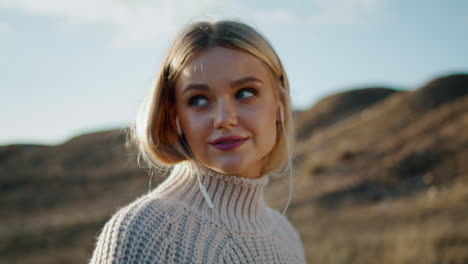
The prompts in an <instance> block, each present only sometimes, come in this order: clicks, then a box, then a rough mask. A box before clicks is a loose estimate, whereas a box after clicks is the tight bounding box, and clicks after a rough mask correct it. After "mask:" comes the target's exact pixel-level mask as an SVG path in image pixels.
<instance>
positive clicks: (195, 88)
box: [182, 76, 263, 94]
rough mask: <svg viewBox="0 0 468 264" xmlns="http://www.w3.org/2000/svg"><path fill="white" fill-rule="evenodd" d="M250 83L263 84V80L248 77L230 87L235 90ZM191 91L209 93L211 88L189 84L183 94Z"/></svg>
mask: <svg viewBox="0 0 468 264" xmlns="http://www.w3.org/2000/svg"><path fill="white" fill-rule="evenodd" d="M249 82H258V83H263V81H262V80H260V79H258V78H256V77H253V76H247V77H244V78H241V79H239V80H235V81H232V82H231V84H230V86H231V88H234V87H237V86H241V85H243V84H245V83H249ZM191 90H201V91H207V90H209V87H208V85H206V84H196V83H194V84H189V85H187V86H186V87H185V89H184V91H183V92H182V93H183V94H185V93H187V92H189V91H191Z"/></svg>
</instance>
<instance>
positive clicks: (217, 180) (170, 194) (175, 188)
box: [154, 161, 271, 233]
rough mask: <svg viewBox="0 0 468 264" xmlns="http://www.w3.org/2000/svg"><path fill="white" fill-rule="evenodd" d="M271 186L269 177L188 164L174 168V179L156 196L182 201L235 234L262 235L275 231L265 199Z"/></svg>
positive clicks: (162, 187) (171, 175)
mask: <svg viewBox="0 0 468 264" xmlns="http://www.w3.org/2000/svg"><path fill="white" fill-rule="evenodd" d="M197 169H198V170H197ZM197 172H198V173H199V176H200V180H201V183H202V184H203V186H204V187H205V188H206V191H207V193H208V195H209V197H210V198H211V201H212V202H213V206H214V207H213V208H209V207H208V204H207V203H206V201H205V198H204V197H203V195H202V192H201V190H200V188H199V184H198V178H197ZM267 183H268V176H267V175H263V176H261V177H259V178H257V179H246V178H242V177H239V176H235V175H228V174H222V173H219V172H216V171H213V170H210V169H208V168H205V167H203V166H197V165H195V164H194V163H192V162H188V161H187V162H182V163H179V164H177V165H176V166H174V168H173V170H172V172H171V174H170V176H169V177H168V178H167V179H166V180H165V181H164V182H163V183H161V184H160V185H159V186H158V188H156V190H155V191H154V193H155V194H156V195H157V196H158V197H161V198H165V199H170V200H175V201H178V202H181V203H183V204H184V205H185V206H187V207H188V208H190V209H191V210H194V211H196V212H198V213H199V214H201V215H202V216H203V217H208V218H210V220H211V221H213V222H216V223H219V222H221V223H220V224H222V225H226V226H227V227H228V228H229V229H230V230H231V231H234V232H239V233H258V232H266V231H269V230H271V223H270V221H269V219H268V217H267V216H266V209H267V206H266V204H265V201H264V197H263V190H264V187H265V186H266V185H267Z"/></svg>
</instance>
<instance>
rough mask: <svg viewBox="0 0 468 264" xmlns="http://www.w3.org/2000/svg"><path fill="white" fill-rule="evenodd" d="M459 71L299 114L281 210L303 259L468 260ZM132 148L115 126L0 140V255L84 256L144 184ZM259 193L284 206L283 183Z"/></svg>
mask: <svg viewBox="0 0 468 264" xmlns="http://www.w3.org/2000/svg"><path fill="white" fill-rule="evenodd" d="M467 76H468V75H454V76H447V77H444V78H439V79H436V80H434V81H433V82H431V83H429V84H428V85H426V86H424V87H422V88H420V89H418V90H416V91H414V92H394V91H392V90H386V89H383V90H379V89H378V90H362V91H357V92H356V91H353V92H345V93H342V94H339V95H337V96H331V97H329V98H328V99H327V100H329V101H328V102H327V103H323V102H326V101H323V102H319V103H318V104H317V105H316V106H314V107H312V108H311V109H309V110H308V111H306V112H304V113H301V114H300V115H298V124H299V125H300V126H299V133H303V135H306V136H304V137H303V138H301V139H300V140H299V142H298V144H297V152H296V158H295V165H296V169H297V170H296V172H297V173H296V175H297V177H296V179H295V181H296V185H295V186H296V188H295V192H294V199H293V203H292V205H291V207H290V210H289V211H288V216H289V217H290V219H291V221H292V222H293V224H294V225H295V226H296V227H297V229H298V230H299V232H300V235H301V237H302V239H303V241H304V244H305V248H306V252H307V258H308V261H309V263H375V261H376V260H378V261H379V262H382V263H383V264H390V263H424V264H426V263H428V264H431V263H447V264H448V263H467V262H468V253H467V252H468V243H467V241H468V231H467V230H468V211H467V206H466V204H467V203H468V188H467V184H468V181H467V178H468V174H467V164H468V162H467V161H468V158H467V157H468V153H467V149H468V145H467V143H468V138H467V135H468V133H466V131H468V111H467V110H468V108H467V107H468V96H466V95H467V94H468V93H467V91H468V81H467ZM369 91H370V92H371V93H369ZM372 92H375V93H374V94H373V96H371V98H363V97H366V96H370V94H372ZM356 95H359V96H356ZM341 96H344V97H341ZM330 98H332V100H331V99H330ZM345 98H346V99H345ZM355 100H356V101H355ZM340 102H341V103H340ZM320 105H322V106H320ZM327 105H328V106H327ZM330 106H333V107H330ZM348 107H349V109H348ZM319 108H322V109H319ZM324 109H325V110H324ZM347 109H348V110H347ZM317 113H320V114H317ZM324 116H325V117H324ZM299 119H301V120H299ZM301 122H302V123H301ZM310 127H313V129H310ZM301 129H304V131H303V132H301V131H302V130H301ZM129 156H130V154H128V152H127V150H126V148H125V135H124V134H123V133H121V131H108V132H101V133H93V134H87V135H83V136H79V137H76V138H74V139H72V140H70V141H68V142H66V143H65V144H63V145H58V146H24V145H11V146H3V147H0V194H1V195H0V206H1V207H0V237H1V238H2V239H1V240H0V263H86V261H87V259H88V258H89V257H90V255H91V252H92V249H93V247H94V237H95V236H96V235H97V234H98V233H99V231H100V228H101V227H102V225H103V224H104V222H105V221H106V220H107V219H108V218H109V217H110V215H111V214H112V213H113V212H115V211H116V210H117V208H118V207H120V206H123V205H125V204H127V203H128V202H130V201H131V200H133V199H135V198H136V197H138V196H140V195H142V194H144V193H146V192H147V191H148V181H149V176H148V174H147V172H146V171H145V170H144V169H139V168H137V166H136V165H135V162H134V160H133V159H130V158H129ZM160 181H161V178H159V177H154V178H153V180H152V182H153V185H152V187H154V186H156V184H157V183H158V182H160ZM286 182H287V181H286ZM266 195H267V200H268V201H269V202H270V204H272V205H273V206H274V207H277V208H282V206H283V205H284V202H285V200H286V197H287V188H285V186H284V184H283V182H282V181H272V185H270V186H269V187H268V189H267V193H266ZM280 198H281V199H280Z"/></svg>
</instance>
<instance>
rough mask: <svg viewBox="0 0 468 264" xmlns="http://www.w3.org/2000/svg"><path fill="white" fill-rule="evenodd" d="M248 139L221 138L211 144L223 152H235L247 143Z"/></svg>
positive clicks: (235, 137) (236, 137)
mask: <svg viewBox="0 0 468 264" xmlns="http://www.w3.org/2000/svg"><path fill="white" fill-rule="evenodd" d="M247 139H248V138H244V137H238V136H229V137H220V138H217V139H216V140H214V141H212V142H211V143H210V144H211V145H212V146H213V147H215V148H217V149H219V150H222V151H227V150H233V149H235V148H237V147H239V146H241V145H242V144H244V142H245V141H247Z"/></svg>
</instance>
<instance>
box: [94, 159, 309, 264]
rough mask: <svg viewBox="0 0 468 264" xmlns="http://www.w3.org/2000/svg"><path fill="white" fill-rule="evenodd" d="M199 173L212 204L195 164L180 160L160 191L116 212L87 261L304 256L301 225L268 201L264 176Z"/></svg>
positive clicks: (300, 259)
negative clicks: (295, 225) (296, 227)
mask: <svg viewBox="0 0 468 264" xmlns="http://www.w3.org/2000/svg"><path fill="white" fill-rule="evenodd" d="M199 168H200V167H199ZM198 172H199V174H200V178H201V182H202V184H203V185H204V186H205V188H206V190H207V192H208V194H209V196H210V197H211V199H212V201H213V204H214V207H213V208H209V207H208V205H207V203H206V202H205V199H204V197H203V195H202V193H201V192H200V189H199V185H198V180H197V171H196V170H193V169H192V167H191V165H190V164H189V163H188V162H183V163H180V164H178V165H176V166H175V167H174V169H173V171H172V172H171V174H170V176H169V177H168V178H167V179H166V180H165V181H164V182H163V183H162V184H160V185H159V186H158V187H157V188H156V189H155V190H153V191H152V192H150V193H148V194H146V195H144V196H142V197H140V198H138V199H136V200H135V201H134V202H132V203H131V204H129V205H127V206H126V207H123V208H122V209H120V210H118V211H117V213H116V214H114V215H113V216H112V218H111V219H110V220H109V221H108V222H107V223H106V224H105V226H104V228H103V229H102V231H101V234H100V235H99V237H98V241H97V244H96V247H95V249H94V252H93V255H92V258H91V260H90V263H305V258H304V251H303V247H302V243H301V240H300V238H299V236H298V234H297V232H296V231H295V230H294V228H293V227H292V226H291V224H290V223H289V222H288V220H287V219H286V218H285V217H284V216H283V215H282V214H280V213H279V212H277V211H275V210H273V209H271V208H270V207H268V206H267V205H266V204H265V201H264V198H263V189H264V187H265V185H266V184H267V183H268V176H267V175H265V176H262V177H260V178H258V179H245V178H241V177H237V176H232V175H225V174H221V173H217V172H214V171H212V170H209V169H206V168H200V169H199V170H198Z"/></svg>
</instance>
